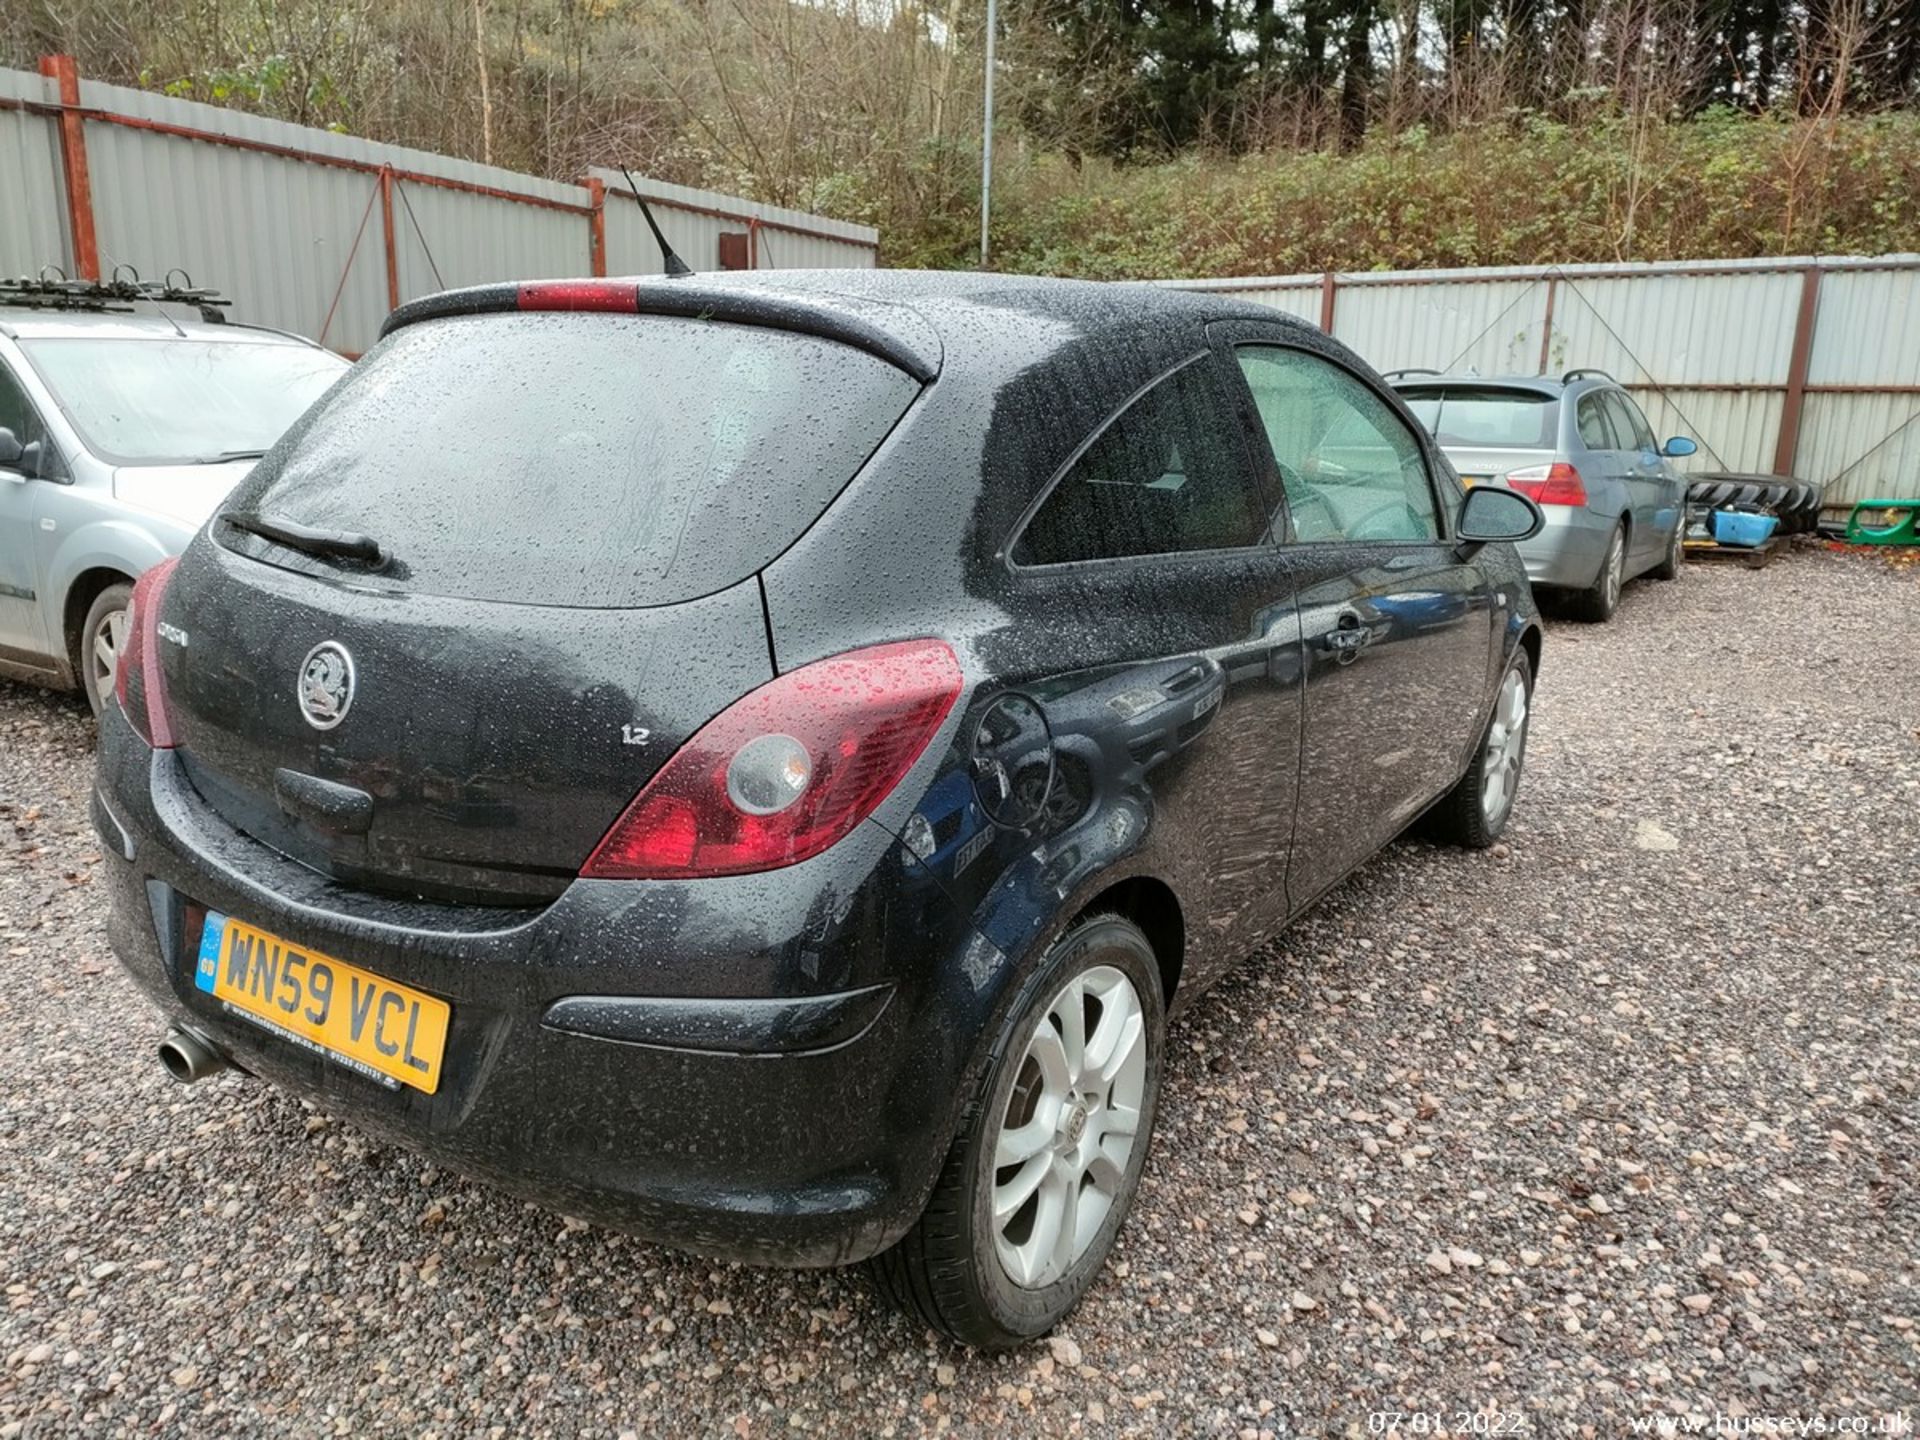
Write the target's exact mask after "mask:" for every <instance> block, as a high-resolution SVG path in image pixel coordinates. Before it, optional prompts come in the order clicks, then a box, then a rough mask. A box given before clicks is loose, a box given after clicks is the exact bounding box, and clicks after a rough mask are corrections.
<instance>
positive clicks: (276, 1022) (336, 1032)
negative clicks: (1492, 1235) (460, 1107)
mask: <svg viewBox="0 0 1920 1440" xmlns="http://www.w3.org/2000/svg"><path fill="white" fill-rule="evenodd" d="M193 980H194V984H195V985H196V986H198V987H199V988H200V989H201V990H203V991H204V992H206V993H207V994H209V995H211V996H213V997H214V998H215V999H217V1000H220V1001H223V1002H224V1003H225V1004H226V1007H227V1008H228V1009H229V1010H231V1011H234V1012H236V1013H238V1014H240V1015H243V1016H245V1017H246V1018H247V1019H249V1020H253V1021H257V1022H259V1023H261V1024H263V1025H265V1026H266V1027H267V1028H268V1029H270V1030H274V1031H277V1032H278V1033H279V1034H281V1035H282V1036H284V1037H285V1038H287V1039H290V1040H292V1041H294V1042H295V1043H296V1044H300V1045H304V1046H305V1047H306V1048H307V1049H309V1050H317V1051H319V1052H320V1053H321V1054H323V1055H325V1056H327V1057H328V1058H329V1059H331V1060H337V1061H338V1062H340V1063H341V1064H342V1065H345V1066H346V1067H347V1068H348V1069H350V1070H357V1071H359V1072H360V1073H361V1074H362V1075H367V1076H370V1077H371V1078H373V1079H377V1080H380V1081H382V1082H383V1083H385V1084H387V1085H389V1086H394V1085H411V1086H412V1087H413V1088H414V1089H416V1090H424V1091H425V1092H426V1093H427V1094H429V1095H431V1094H433V1093H434V1092H435V1091H436V1090H438V1089H439V1088H440V1057H441V1053H442V1052H443V1051H444V1050H445V1049H446V1047H447V1020H448V1017H449V1016H451V1015H452V1013H453V1011H452V1010H451V1008H450V1007H449V1006H448V1005H447V1002H446V1001H444V1000H436V999H435V998H434V997H433V996H431V995H422V994H421V993H420V992H419V991H418V990H410V989H408V988H407V987H406V986H405V985H396V984H394V982H393V981H391V980H384V979H382V978H381V977H380V976H378V975H375V974H372V973H371V972H369V971H366V970H362V969H361V968H360V967H359V966H358V965H349V964H347V963H346V961H344V960H336V959H334V958H333V957H332V956H331V955H321V954H319V953H317V952H316V951H312V950H306V949H303V948H302V947H300V946H298V945H294V944H290V943H289V942H287V941H285V940H282V939H280V938H278V937H277V936H274V935H269V934H268V933H267V932H266V931H264V930H256V929H254V928H253V926H251V925H247V924H243V923H242V922H241V921H238V920H234V919H231V918H229V917H227V916H225V915H220V914H215V913H211V912H209V914H208V915H207V924H206V929H204V930H203V931H202V932H201V935H200V958H199V961H198V963H197V964H196V965H195V967H194V976H193Z"/></svg>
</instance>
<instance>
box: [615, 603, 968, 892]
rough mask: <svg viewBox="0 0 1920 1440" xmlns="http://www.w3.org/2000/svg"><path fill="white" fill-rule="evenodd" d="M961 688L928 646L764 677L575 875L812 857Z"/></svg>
mask: <svg viewBox="0 0 1920 1440" xmlns="http://www.w3.org/2000/svg"><path fill="white" fill-rule="evenodd" d="M961 685H962V679H961V674H960V665H959V662H958V661H956V660H955V659H954V656H953V651H952V650H950V649H949V648H948V647H947V646H946V645H944V644H942V643H941V642H940V641H938V640H907V641H901V642H899V643H897V644H892V645H876V646H873V647H872V648H870V649H866V650H854V651H851V652H850V653H848V654H845V655H836V656H834V657H832V658H831V659H828V660H820V661H816V662H815V663H814V664H812V665H805V666H802V667H801V668H800V669H798V670H794V671H792V672H790V673H788V674H786V675H782V676H779V677H778V678H777V679H774V680H770V681H768V682H767V683H766V684H765V685H762V686H761V687H760V688H759V689H758V690H755V691H753V692H752V693H751V694H749V695H746V696H744V697H743V698H741V699H740V700H737V701H735V702H734V703H733V704H732V705H730V706H728V707H727V708H726V709H725V710H723V711H721V713H720V714H719V715H717V716H715V717H714V718H713V719H711V720H709V721H708V722H707V723H706V724H705V725H703V726H701V727H700V730H699V732H698V733H697V734H695V735H694V737H693V738H692V739H691V740H689V741H687V743H686V744H685V745H682V746H681V747H680V749H679V750H678V751H677V752H676V753H675V754H674V756H673V758H672V759H670V760H668V761H667V763H666V765H665V766H663V767H662V768H661V770H660V773H659V774H657V775H655V776H654V777H653V779H651V780H649V781H648V782H647V784H646V787H645V788H644V789H642V790H641V792H640V793H639V794H638V795H636V796H635V797H634V799H633V803H632V804H631V805H629V806H627V808H626V811H625V812H624V813H623V814H622V815H621V816H620V818H619V819H618V820H616V821H615V822H614V824H613V828H612V829H611V830H609V831H608V832H607V834H606V838H604V839H603V840H601V842H600V844H599V845H598V847H596V848H595V850H594V852H593V854H592V856H591V857H589V859H588V860H587V863H586V865H585V866H584V867H583V868H582V869H581V871H580V874H581V875H582V877H584V878H586V879H590V880H687V879H695V878H699V877H705V876H712V875H746V874H751V873H753V872H755V871H759V870H777V869H779V868H780V867H782V866H784V865H795V864H798V863H799V862H800V861H802V860H806V859H809V858H811V857H812V856H815V855H818V854H819V853H820V852H821V851H822V850H825V849H826V848H827V847H828V846H830V845H832V844H834V843H835V842H837V841H839V840H840V839H842V838H843V837H845V836H846V835H847V834H848V832H850V831H851V830H852V829H853V828H854V826H856V825H858V824H859V823H860V822H861V821H862V820H864V819H866V818H867V816H869V815H871V814H872V813H873V812H874V810H875V808H876V807H877V806H878V805H879V804H880V802H881V801H882V800H884V799H885V798H886V797H887V796H888V795H889V794H891V793H892V791H893V788H894V787H895V786H896V785H898V784H899V783H900V781H901V779H902V778H903V777H904V776H905V775H906V773H907V771H908V769H909V768H911V766H912V765H913V762H914V761H916V760H918V759H919V758H920V756H921V754H922V753H923V752H924V751H925V750H926V748H927V745H928V744H929V742H931V741H932V739H933V736H934V732H935V731H937V730H938V729H939V728H940V722H941V721H943V720H945V719H946V718H947V713H948V712H949V711H950V710H952V709H953V705H954V702H955V701H956V700H958V699H959V698H960V690H961Z"/></svg>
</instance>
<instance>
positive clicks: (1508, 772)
mask: <svg viewBox="0 0 1920 1440" xmlns="http://www.w3.org/2000/svg"><path fill="white" fill-rule="evenodd" d="M1526 750H1527V686H1526V681H1525V680H1523V679H1522V678H1521V675H1520V671H1519V669H1518V667H1515V668H1513V669H1510V670H1508V671H1507V676H1506V679H1504V680H1502V681H1501V682H1500V696H1499V698H1498V699H1497V700H1495V701H1494V704H1493V723H1492V724H1491V725H1490V726H1488V727H1487V743H1486V747H1485V749H1484V750H1483V752H1482V754H1481V764H1480V776H1481V778H1480V813H1481V815H1482V816H1484V817H1485V819H1486V822H1487V824H1488V825H1490V826H1492V825H1498V824H1499V823H1500V822H1501V820H1503V819H1505V818H1506V813H1507V811H1508V810H1509V809H1511V808H1512V806H1513V795H1514V792H1515V791H1516V790H1518V789H1519V788H1520V762H1521V761H1522V760H1523V759H1524V758H1525V756H1526Z"/></svg>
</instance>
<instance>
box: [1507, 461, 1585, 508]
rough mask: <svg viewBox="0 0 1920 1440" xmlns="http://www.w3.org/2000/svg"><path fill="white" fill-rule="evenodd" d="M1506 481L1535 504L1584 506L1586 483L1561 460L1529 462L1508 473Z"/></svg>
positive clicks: (1576, 471)
mask: <svg viewBox="0 0 1920 1440" xmlns="http://www.w3.org/2000/svg"><path fill="white" fill-rule="evenodd" d="M1507 484H1508V485H1510V486H1512V487H1513V488H1514V489H1515V490H1518V491H1519V492H1520V493H1521V494H1522V495H1526V496H1530V497H1531V498H1532V500H1533V502H1534V503H1535V504H1536V505H1584V504H1586V503H1587V485H1586V482H1585V481H1584V480H1582V479H1581V478H1580V472H1579V471H1578V470H1576V469H1574V468H1573V466H1571V465H1569V464H1567V463H1566V462H1564V461H1562V462H1560V463H1558V464H1554V465H1529V466H1528V467H1527V468H1526V469H1524V470H1514V471H1512V472H1510V473H1509V474H1508V476H1507Z"/></svg>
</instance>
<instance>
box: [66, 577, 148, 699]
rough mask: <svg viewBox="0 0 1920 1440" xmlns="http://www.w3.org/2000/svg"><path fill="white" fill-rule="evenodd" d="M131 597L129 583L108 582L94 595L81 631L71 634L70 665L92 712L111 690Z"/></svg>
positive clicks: (124, 644)
mask: <svg viewBox="0 0 1920 1440" xmlns="http://www.w3.org/2000/svg"><path fill="white" fill-rule="evenodd" d="M132 598H133V586H132V585H130V584H127V583H124V582H122V583H120V584H115V585H109V586H107V588H106V589H104V590H102V591H101V592H100V593H99V594H98V595H96V596H94V597H93V604H91V605H89V606H88V607H87V615H86V618H85V619H84V620H82V621H81V622H80V631H79V633H78V634H77V635H75V636H74V637H73V652H74V653H73V666H74V669H75V670H76V671H77V672H78V673H79V676H80V687H81V688H82V689H83V690H85V691H86V692H87V704H88V705H90V706H92V707H93V713H94V714H95V715H98V714H99V713H100V708H101V706H103V705H105V704H106V703H107V696H109V695H111V694H112V693H113V677H114V674H115V672H116V671H117V670H118V669H119V665H120V654H121V652H122V650H123V649H124V648H125V646H126V641H127V604H128V602H129V601H131V600H132Z"/></svg>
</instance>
